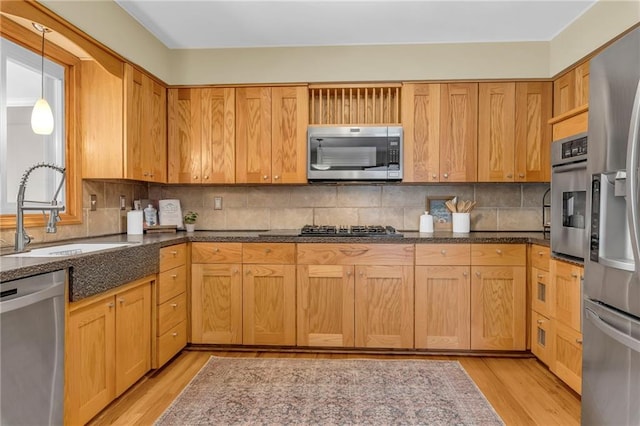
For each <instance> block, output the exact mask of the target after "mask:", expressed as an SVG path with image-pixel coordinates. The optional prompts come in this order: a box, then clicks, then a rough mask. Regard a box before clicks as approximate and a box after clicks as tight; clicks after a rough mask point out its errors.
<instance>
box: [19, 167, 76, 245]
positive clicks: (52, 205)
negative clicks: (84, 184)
mask: <svg viewBox="0 0 640 426" xmlns="http://www.w3.org/2000/svg"><path fill="white" fill-rule="evenodd" d="M39 168H49V169H53V170H55V171H57V172H59V173H60V174H62V179H61V180H60V184H59V185H58V188H57V189H56V192H55V194H54V195H53V200H52V201H50V202H41V201H36V203H42V204H48V205H47V206H41V207H33V206H25V205H24V203H25V199H24V194H25V191H26V189H27V180H28V179H29V175H30V174H31V172H33V171H34V170H36V169H39ZM65 177H66V170H65V169H64V168H63V167H58V166H56V165H54V164H47V163H39V164H36V165H35V166H31V167H30V168H28V169H27V170H26V171H25V172H24V174H23V175H22V179H21V180H20V187H19V188H18V200H17V211H16V241H15V250H16V251H24V248H25V247H26V246H27V244H29V243H30V242H31V237H29V235H27V231H26V230H25V229H24V212H25V211H27V210H41V211H42V212H45V211H49V221H48V222H47V227H46V231H47V232H49V233H51V232H56V222H58V221H59V220H60V215H59V211H60V210H64V206H59V205H58V201H57V197H58V194H59V193H60V191H61V189H62V185H63V184H64V179H65Z"/></svg>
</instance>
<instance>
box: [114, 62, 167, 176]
mask: <svg viewBox="0 0 640 426" xmlns="http://www.w3.org/2000/svg"><path fill="white" fill-rule="evenodd" d="M124 83H125V84H124V99H125V115H124V120H125V126H124V128H125V134H124V140H125V141H124V143H125V146H126V165H127V166H126V177H127V178H128V179H135V180H142V181H148V182H160V183H162V182H166V181H167V89H166V88H165V87H164V86H162V85H160V84H159V83H157V82H156V81H155V80H153V79H152V78H151V77H149V76H148V75H146V74H144V73H142V72H141V71H139V70H137V69H135V68H133V67H132V66H131V65H129V64H125V66H124Z"/></svg>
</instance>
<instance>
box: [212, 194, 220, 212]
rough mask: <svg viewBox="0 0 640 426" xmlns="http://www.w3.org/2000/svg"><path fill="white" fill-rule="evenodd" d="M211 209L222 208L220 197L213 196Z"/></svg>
mask: <svg viewBox="0 0 640 426" xmlns="http://www.w3.org/2000/svg"><path fill="white" fill-rule="evenodd" d="M213 209H214V210H222V197H213Z"/></svg>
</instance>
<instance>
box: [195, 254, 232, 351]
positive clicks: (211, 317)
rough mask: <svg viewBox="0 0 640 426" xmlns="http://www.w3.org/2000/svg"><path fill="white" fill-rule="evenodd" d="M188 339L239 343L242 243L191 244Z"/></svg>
mask: <svg viewBox="0 0 640 426" xmlns="http://www.w3.org/2000/svg"><path fill="white" fill-rule="evenodd" d="M191 261H192V264H191V342H193V343H210V344H242V343H243V342H242V244H241V243H192V244H191Z"/></svg>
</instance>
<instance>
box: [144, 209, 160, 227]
mask: <svg viewBox="0 0 640 426" xmlns="http://www.w3.org/2000/svg"><path fill="white" fill-rule="evenodd" d="M144 223H145V224H146V225H147V226H156V225H157V224H158V210H156V209H155V207H153V205H152V204H149V205H148V206H147V208H146V209H144Z"/></svg>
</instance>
